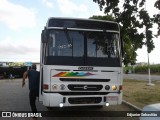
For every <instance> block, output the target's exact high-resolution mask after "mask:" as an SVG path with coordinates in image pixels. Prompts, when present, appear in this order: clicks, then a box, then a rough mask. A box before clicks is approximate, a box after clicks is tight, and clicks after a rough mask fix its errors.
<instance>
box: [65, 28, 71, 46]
mask: <svg viewBox="0 0 160 120" xmlns="http://www.w3.org/2000/svg"><path fill="white" fill-rule="evenodd" d="M64 33H65V35H66V38H67V41H68V47H69V48H72V40H71V37H70V36H69V33H68V30H67V28H65V27H64Z"/></svg>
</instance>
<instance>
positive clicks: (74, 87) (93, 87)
mask: <svg viewBox="0 0 160 120" xmlns="http://www.w3.org/2000/svg"><path fill="white" fill-rule="evenodd" d="M102 88H103V86H102V85H76V84H74V85H73V84H72V85H68V89H69V90H72V91H99V90H101V89H102Z"/></svg>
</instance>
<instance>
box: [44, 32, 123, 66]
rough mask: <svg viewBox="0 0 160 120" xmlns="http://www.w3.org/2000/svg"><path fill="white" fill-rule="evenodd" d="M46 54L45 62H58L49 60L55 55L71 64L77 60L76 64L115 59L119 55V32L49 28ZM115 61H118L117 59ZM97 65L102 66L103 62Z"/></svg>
mask: <svg viewBox="0 0 160 120" xmlns="http://www.w3.org/2000/svg"><path fill="white" fill-rule="evenodd" d="M47 56H48V63H46V64H60V63H58V62H57V63H56V62H52V63H50V62H49V61H54V59H53V60H51V59H52V58H55V57H56V58H64V59H63V60H65V59H66V60H67V59H68V60H69V61H72V62H73V64H74V63H75V64H76V63H77V62H78V63H79V64H78V63H77V64H76V65H89V64H90V65H91V64H97V63H98V62H97V60H100V61H103V60H106V61H107V60H109V59H110V60H111V59H112V60H113V61H114V60H115V61H117V60H118V59H119V56H120V48H119V34H118V33H115V32H98V31H67V32H66V30H50V33H49V40H48V43H47ZM103 62H105V61H103ZM117 62H118V63H119V61H117ZM113 63H114V62H113ZM63 64H65V63H63ZM66 64H67V62H66ZM70 64H71V63H70ZM108 64H109V63H108ZM97 65H100V66H101V65H102V66H103V63H101V64H97ZM106 65H107V62H106V63H105V66H106Z"/></svg>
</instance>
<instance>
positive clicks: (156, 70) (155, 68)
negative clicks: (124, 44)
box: [124, 64, 160, 74]
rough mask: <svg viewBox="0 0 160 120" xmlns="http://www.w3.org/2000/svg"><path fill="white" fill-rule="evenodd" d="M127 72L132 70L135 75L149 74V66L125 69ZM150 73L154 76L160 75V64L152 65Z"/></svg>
mask: <svg viewBox="0 0 160 120" xmlns="http://www.w3.org/2000/svg"><path fill="white" fill-rule="evenodd" d="M126 70H128V71H129V70H131V71H132V72H133V73H137V74H147V73H148V65H142V66H128V67H125V68H124V72H125V71H126ZM150 72H151V73H152V74H160V64H158V65H150Z"/></svg>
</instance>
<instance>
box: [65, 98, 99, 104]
mask: <svg viewBox="0 0 160 120" xmlns="http://www.w3.org/2000/svg"><path fill="white" fill-rule="evenodd" d="M101 101H102V98H101V97H78V98H77V97H76V98H69V99H68V102H69V103H70V104H94V103H100V102H101Z"/></svg>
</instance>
